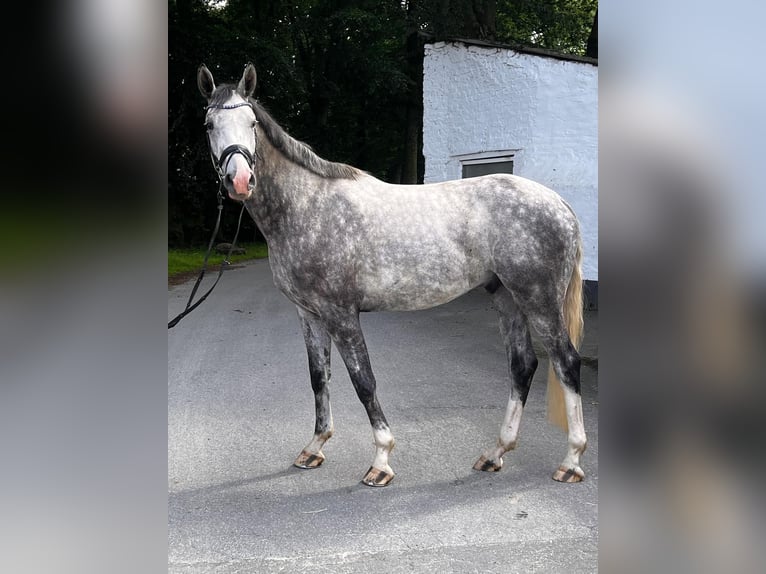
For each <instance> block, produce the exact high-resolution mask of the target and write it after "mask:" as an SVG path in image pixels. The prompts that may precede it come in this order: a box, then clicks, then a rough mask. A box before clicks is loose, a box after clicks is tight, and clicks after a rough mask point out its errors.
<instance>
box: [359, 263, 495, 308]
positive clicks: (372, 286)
mask: <svg viewBox="0 0 766 574" xmlns="http://www.w3.org/2000/svg"><path fill="white" fill-rule="evenodd" d="M489 278H490V275H488V274H486V273H484V272H481V273H479V272H474V273H469V272H466V273H450V274H443V275H442V276H441V277H439V278H438V279H436V278H434V277H433V276H432V275H430V274H423V273H412V274H408V275H405V274H397V273H382V274H380V275H379V276H378V277H374V278H370V279H372V280H368V281H364V282H363V285H364V289H363V297H362V303H361V310H362V311H417V310H420V309H430V308H431V307H436V306H437V305H442V304H444V303H448V302H449V301H452V300H453V299H455V298H457V297H459V296H460V295H463V294H464V293H467V292H468V291H470V290H471V289H473V288H475V287H478V286H479V285H483V284H484V283H486V282H487V281H488V280H489Z"/></svg>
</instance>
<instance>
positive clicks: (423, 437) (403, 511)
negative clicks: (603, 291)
mask: <svg viewBox="0 0 766 574" xmlns="http://www.w3.org/2000/svg"><path fill="white" fill-rule="evenodd" d="M191 286H192V282H188V283H185V284H183V285H179V286H176V287H171V288H170V289H169V292H168V317H169V318H170V317H172V316H174V315H175V314H176V313H177V312H179V311H180V310H181V309H182V308H183V305H184V304H185V300H186V297H187V296H188V293H189V292H190V290H191ZM362 324H363V327H364V329H365V334H366V338H367V344H368V347H369V349H370V357H371V360H372V365H373V369H374V370H375V372H376V375H377V380H378V397H379V399H380V403H381V405H382V407H383V410H384V412H385V413H386V416H387V418H388V421H389V423H390V424H391V428H392V431H393V433H394V436H395V438H396V440H397V447H396V449H395V450H394V451H393V453H392V458H391V466H392V467H393V468H394V470H395V471H396V473H397V474H396V478H395V480H394V482H393V483H392V484H391V485H390V486H388V487H386V488H378V489H373V488H369V487H366V486H364V485H362V484H360V482H359V481H360V480H361V478H362V476H363V475H364V473H365V471H366V470H367V468H368V467H369V466H370V464H371V462H372V458H373V454H374V447H373V443H372V432H371V430H370V426H369V423H368V421H367V417H366V414H365V412H364V409H363V407H362V406H361V404H360V403H359V401H358V400H357V398H356V395H355V393H354V390H353V388H352V386H351V383H350V381H349V378H348V375H347V373H346V372H345V368H344V367H343V364H342V362H341V361H340V357H339V356H338V354H337V352H336V351H335V350H333V371H332V372H333V378H332V383H331V400H332V408H333V415H334V419H335V436H334V437H333V438H332V439H331V440H330V441H329V442H328V443H327V445H326V446H325V449H324V452H325V454H326V455H327V460H326V462H325V463H324V465H323V466H322V467H320V468H319V469H316V470H300V469H297V468H294V467H292V466H291V464H292V461H293V460H294V458H295V457H296V456H297V455H298V453H299V452H300V451H301V449H302V448H303V447H304V446H305V445H306V443H308V441H309V439H310V438H311V435H312V433H313V428H314V414H313V409H314V403H313V394H312V392H311V387H310V383H309V378H308V371H307V360H306V351H305V347H304V346H303V339H302V337H301V334H300V329H299V325H298V320H297V318H296V314H295V309H294V307H293V306H292V304H291V303H290V302H289V301H288V300H287V299H285V298H284V297H283V296H282V295H281V293H279V292H278V291H277V290H276V288H275V287H274V284H273V282H272V278H271V271H270V269H269V266H268V262H267V261H266V260H261V261H256V262H252V263H248V264H246V265H245V266H243V267H241V268H238V269H232V270H230V271H228V272H227V273H226V274H225V275H224V277H223V278H222V280H221V282H220V283H219V285H218V287H217V288H216V290H215V291H214V292H213V294H212V295H211V296H210V297H209V298H208V300H207V301H206V302H205V303H203V304H202V305H201V306H200V307H199V308H198V309H197V310H196V311H195V312H194V313H192V314H191V315H189V316H188V317H186V318H185V319H184V320H183V321H181V322H180V323H179V324H178V325H177V326H176V327H175V328H174V329H172V330H171V331H169V334H168V487H169V502H168V528H169V549H168V563H169V571H170V572H174V573H184V574H190V573H210V572H214V573H234V572H241V573H246V572H309V571H310V572H334V573H347V572H386V573H399V572H402V573H404V572H407V573H409V572H480V573H484V572H503V573H509V572H524V573H528V572H546V573H555V572H566V573H568V574H572V573H577V572H583V573H586V572H596V571H597V557H598V554H597V547H598V497H597V491H598V395H597V391H598V388H597V375H598V373H597V370H595V369H594V361H592V360H591V361H586V364H585V366H583V369H582V387H583V404H584V414H585V428H586V432H587V433H588V439H589V443H588V450H587V451H586V453H585V454H584V456H583V462H582V466H583V469H584V470H585V472H586V474H587V476H586V479H585V481H584V482H582V483H579V484H561V483H558V482H554V481H553V480H552V479H551V474H552V473H553V471H554V470H555V468H556V467H557V466H558V463H559V462H560V461H561V460H562V459H563V457H564V454H565V452H566V438H565V436H564V434H563V433H562V432H561V431H560V430H558V429H556V428H554V427H552V426H550V425H549V424H548V423H547V422H546V420H545V376H546V371H547V360H546V359H545V357H544V356H542V353H538V354H539V355H540V359H541V360H540V367H539V369H538V372H537V373H536V375H535V379H534V383H533V386H532V390H531V392H530V396H529V399H528V402H527V408H526V409H525V412H524V418H523V420H522V426H521V434H520V438H519V445H518V447H517V450H515V451H513V452H511V453H509V454H507V455H506V456H505V465H504V467H503V469H502V471H501V472H499V473H483V472H477V471H474V470H472V468H471V466H472V465H473V463H474V461H475V459H476V458H477V457H478V456H479V455H480V454H481V451H482V450H483V449H484V448H485V447H487V446H489V445H491V444H493V443H494V442H495V440H496V438H497V434H498V431H499V426H500V423H501V422H502V418H503V414H504V409H505V405H506V402H507V399H508V392H509V388H510V383H509V381H508V378H507V374H506V373H507V367H506V360H505V351H504V349H503V346H502V342H501V340H500V335H499V332H498V328H497V317H496V314H495V312H494V310H493V309H492V307H491V302H490V298H489V297H488V296H486V294H485V293H484V292H483V291H481V290H476V291H473V292H471V293H469V294H467V295H465V296H464V297H461V298H459V299H457V300H455V301H453V302H451V303H449V304H447V305H443V306H441V307H437V308H435V309H431V310H428V311H418V312H410V313H371V314H365V315H363V319H362ZM597 330H598V321H597V315H596V314H594V313H590V314H588V315H587V316H586V340H585V343H584V347H583V355H584V356H586V357H591V358H595V357H597V344H596V340H597V337H596V336H597Z"/></svg>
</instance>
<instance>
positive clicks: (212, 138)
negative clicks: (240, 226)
mask: <svg viewBox="0 0 766 574" xmlns="http://www.w3.org/2000/svg"><path fill="white" fill-rule="evenodd" d="M255 80H256V75H255V68H254V67H253V65H252V64H248V65H247V66H246V67H245V71H244V73H243V74H242V79H241V80H240V81H239V84H237V86H236V88H235V87H234V86H233V85H232V86H228V85H222V86H220V87H219V88H216V86H215V83H214V82H213V75H212V74H211V73H210V70H208V69H207V67H206V66H205V65H204V64H202V65H201V66H200V67H199V70H198V72H197V85H198V86H199V90H200V92H202V95H203V96H205V98H206V99H207V104H208V105H207V108H206V110H207V114H206V116H205V127H206V128H207V138H208V145H209V146H210V154H211V157H212V159H213V163H214V165H215V168H216V171H217V172H218V177H220V178H221V181H222V182H223V185H224V186H225V187H226V191H227V192H228V193H229V197H231V198H232V199H237V200H240V201H245V200H246V199H247V198H249V197H250V196H251V195H252V193H253V190H254V189H255V172H254V165H255V153H256V150H255V144H256V139H255V138H256V135H255V125H256V123H257V120H256V118H255V112H254V111H253V107H252V105H251V104H250V100H249V98H250V96H252V95H253V91H254V90H255Z"/></svg>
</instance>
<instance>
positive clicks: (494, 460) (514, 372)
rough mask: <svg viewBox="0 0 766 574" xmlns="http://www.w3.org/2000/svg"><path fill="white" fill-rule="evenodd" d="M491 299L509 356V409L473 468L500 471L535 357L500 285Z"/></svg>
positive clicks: (512, 440)
mask: <svg viewBox="0 0 766 574" xmlns="http://www.w3.org/2000/svg"><path fill="white" fill-rule="evenodd" d="M493 297H494V301H495V305H496V307H497V310H498V312H499V313H500V333H501V334H502V336H503V343H504V344H505V351H506V354H507V356H508V370H509V372H510V376H511V396H510V398H509V399H508V407H507V409H506V412H505V419H504V420H503V424H502V426H501V427H500V436H499V438H498V439H497V444H496V445H494V446H492V447H490V448H488V449H487V450H485V451H484V453H483V454H482V455H481V457H480V458H479V460H477V461H476V464H474V466H473V467H474V468H475V469H476V470H484V471H498V470H500V468H501V467H502V466H503V455H504V454H505V453H506V452H508V451H509V450H513V449H514V448H516V439H517V437H518V434H519V424H520V423H521V413H522V410H523V409H524V404H525V403H526V401H527V395H528V393H529V387H530V385H531V384H532V377H533V376H534V374H535V369H537V357H536V356H535V351H534V349H533V348H532V339H531V338H530V335H529V328H528V327H527V319H526V317H525V316H524V314H523V313H522V312H521V311H520V310H519V309H518V308H517V307H516V304H515V303H514V301H513V298H512V297H511V294H510V293H509V292H508V290H507V289H506V288H505V287H502V286H501V287H500V289H499V290H498V291H496V292H495V293H494V295H493Z"/></svg>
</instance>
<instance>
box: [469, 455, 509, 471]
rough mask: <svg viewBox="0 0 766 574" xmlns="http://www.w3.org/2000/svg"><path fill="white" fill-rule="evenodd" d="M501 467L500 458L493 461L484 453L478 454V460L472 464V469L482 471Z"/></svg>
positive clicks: (501, 460)
mask: <svg viewBox="0 0 766 574" xmlns="http://www.w3.org/2000/svg"><path fill="white" fill-rule="evenodd" d="M501 468H503V459H502V458H501V459H500V460H499V461H498V462H495V461H493V460H489V459H488V458H486V457H485V456H484V455H482V456H480V457H479V460H477V461H476V464H474V465H473V469H474V470H482V471H484V472H497V471H498V470H500V469H501Z"/></svg>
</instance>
